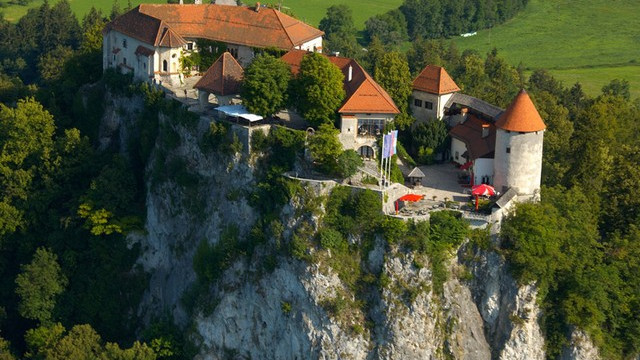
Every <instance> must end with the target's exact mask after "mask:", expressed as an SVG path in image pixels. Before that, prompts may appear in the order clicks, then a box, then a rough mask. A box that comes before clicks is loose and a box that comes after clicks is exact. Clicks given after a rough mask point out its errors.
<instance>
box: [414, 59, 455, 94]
mask: <svg viewBox="0 0 640 360" xmlns="http://www.w3.org/2000/svg"><path fill="white" fill-rule="evenodd" d="M413 88H414V89H415V90H420V91H424V92H428V93H431V94H438V95H442V94H449V93H452V92H456V91H460V88H459V87H458V85H456V83H455V81H453V79H452V78H451V76H449V74H448V73H447V71H446V70H445V69H444V68H443V67H440V66H435V65H427V66H426V67H425V68H424V69H423V70H422V72H421V73H420V75H418V77H416V78H415V80H413Z"/></svg>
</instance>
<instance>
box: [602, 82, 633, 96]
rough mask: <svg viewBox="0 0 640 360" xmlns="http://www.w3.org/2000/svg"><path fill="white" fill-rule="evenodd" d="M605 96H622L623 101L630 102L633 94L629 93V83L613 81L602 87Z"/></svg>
mask: <svg viewBox="0 0 640 360" xmlns="http://www.w3.org/2000/svg"><path fill="white" fill-rule="evenodd" d="M602 94H603V95H612V96H621V97H622V98H623V99H625V100H627V101H629V99H630V98H631V93H630V92H629V81H628V80H624V79H622V80H620V79H613V80H611V82H610V83H608V84H607V85H605V86H603V87H602Z"/></svg>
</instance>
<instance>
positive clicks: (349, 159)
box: [337, 149, 363, 178]
mask: <svg viewBox="0 0 640 360" xmlns="http://www.w3.org/2000/svg"><path fill="white" fill-rule="evenodd" d="M362 165H363V162H362V158H361V157H360V155H358V153H357V152H356V151H355V150H352V149H349V150H345V151H343V152H342V154H340V155H339V156H338V161H337V166H338V171H339V172H340V176H342V177H343V178H350V177H351V176H353V175H354V174H355V173H356V172H357V171H358V169H359V168H360V167H361V166H362Z"/></svg>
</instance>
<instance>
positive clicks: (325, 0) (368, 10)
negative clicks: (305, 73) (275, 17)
mask: <svg viewBox="0 0 640 360" xmlns="http://www.w3.org/2000/svg"><path fill="white" fill-rule="evenodd" d="M8 1H9V0H0V4H2V3H8ZM43 2H44V0H34V1H32V2H31V3H30V4H29V5H28V6H19V5H10V6H8V7H0V12H2V13H3V14H4V17H5V19H7V20H9V21H18V19H19V18H20V17H22V16H23V15H24V14H26V13H27V10H28V9H29V8H30V7H38V6H40V5H42V3H43ZM49 2H50V3H54V2H55V0H50V1H49ZM69 2H70V3H71V8H72V9H73V11H74V12H75V13H76V14H77V15H78V18H82V16H83V15H84V14H86V13H87V11H89V9H90V8H91V6H95V7H96V8H100V9H102V11H104V12H109V11H111V6H112V4H113V0H93V1H90V0H69ZM166 2H167V1H166V0H131V5H132V6H137V5H138V4H140V3H156V4H163V3H166ZM203 2H206V1H203ZM244 2H245V3H253V2H254V1H253V0H252V1H244ZM262 3H265V4H266V3H272V4H278V3H281V4H282V6H283V7H284V8H285V9H289V10H291V11H293V13H294V15H295V16H296V17H298V18H299V19H301V20H304V21H305V22H307V23H309V24H311V25H314V26H317V25H318V24H319V23H320V19H322V18H323V17H324V15H325V13H326V11H327V8H328V7H329V6H331V5H337V4H342V3H346V4H347V5H349V6H350V7H351V8H352V9H353V18H354V21H355V23H356V27H357V28H358V30H361V29H363V28H364V22H365V21H366V20H367V19H368V18H369V17H371V16H372V15H375V14H381V13H383V12H386V11H388V10H391V9H395V8H397V7H398V6H400V4H402V0H371V1H367V0H352V1H348V2H346V1H344V0H282V1H278V0H267V1H262ZM119 4H120V6H121V7H125V6H126V5H127V0H119Z"/></svg>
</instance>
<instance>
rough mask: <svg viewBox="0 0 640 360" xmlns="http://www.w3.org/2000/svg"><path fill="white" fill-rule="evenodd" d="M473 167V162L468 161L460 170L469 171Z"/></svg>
mask: <svg viewBox="0 0 640 360" xmlns="http://www.w3.org/2000/svg"><path fill="white" fill-rule="evenodd" d="M471 165H473V161H468V162H466V163H464V165H462V166H460V170H467V169H468V168H470V167H471Z"/></svg>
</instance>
